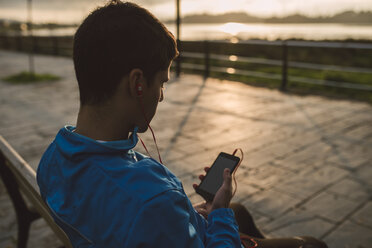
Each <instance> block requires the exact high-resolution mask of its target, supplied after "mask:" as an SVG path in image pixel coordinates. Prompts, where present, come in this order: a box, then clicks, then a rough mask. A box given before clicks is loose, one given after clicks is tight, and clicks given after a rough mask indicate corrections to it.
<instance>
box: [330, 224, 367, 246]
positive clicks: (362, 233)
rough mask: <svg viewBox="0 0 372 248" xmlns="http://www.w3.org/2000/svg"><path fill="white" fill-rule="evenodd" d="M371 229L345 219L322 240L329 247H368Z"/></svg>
mask: <svg viewBox="0 0 372 248" xmlns="http://www.w3.org/2000/svg"><path fill="white" fill-rule="evenodd" d="M371 233H372V229H369V228H366V227H363V226H360V225H357V224H354V223H352V222H350V221H346V222H345V223H344V224H343V225H341V227H340V228H338V229H337V230H336V231H334V232H332V233H331V234H330V235H329V236H327V237H326V238H325V239H324V241H325V242H326V243H327V245H328V247H330V248H370V247H371V244H372V235H371Z"/></svg>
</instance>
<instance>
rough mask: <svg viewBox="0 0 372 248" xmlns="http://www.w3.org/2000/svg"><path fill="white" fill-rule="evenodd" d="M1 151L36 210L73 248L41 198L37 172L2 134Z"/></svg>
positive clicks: (64, 241) (66, 243)
mask: <svg viewBox="0 0 372 248" xmlns="http://www.w3.org/2000/svg"><path fill="white" fill-rule="evenodd" d="M0 152H1V153H2V154H3V155H4V157H5V160H6V161H5V166H7V167H8V168H9V169H10V170H11V171H12V174H13V175H14V177H15V179H16V181H17V184H18V187H19V189H20V190H21V191H22V192H23V194H24V195H25V196H26V197H27V198H28V199H29V200H30V202H31V203H32V205H33V206H34V208H35V210H36V211H37V212H38V213H39V214H40V215H41V216H42V217H43V218H44V219H45V221H46V222H47V223H48V224H49V226H50V227H51V228H52V230H53V231H54V233H55V234H56V235H57V236H58V238H59V239H60V240H61V241H62V242H63V244H64V245H65V246H66V247H68V248H72V246H71V244H70V241H69V239H68V237H67V235H66V234H65V233H64V232H63V230H62V229H61V228H60V227H59V226H58V225H57V224H56V223H55V222H54V220H53V217H52V216H51V215H50V211H49V208H48V207H47V206H46V204H45V203H44V202H43V200H42V199H41V196H40V192H39V187H38V185H37V182H36V172H35V171H34V170H33V169H32V168H31V166H30V165H29V164H28V163H27V162H26V161H25V160H24V159H23V158H22V157H21V156H20V155H19V154H18V153H17V152H16V151H15V150H14V149H13V148H12V147H11V146H10V144H9V143H8V142H7V141H6V140H5V139H4V138H3V137H2V136H1V135H0Z"/></svg>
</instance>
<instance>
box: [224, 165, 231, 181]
mask: <svg viewBox="0 0 372 248" xmlns="http://www.w3.org/2000/svg"><path fill="white" fill-rule="evenodd" d="M223 181H224V183H231V174H230V169H228V168H225V170H224V171H223Z"/></svg>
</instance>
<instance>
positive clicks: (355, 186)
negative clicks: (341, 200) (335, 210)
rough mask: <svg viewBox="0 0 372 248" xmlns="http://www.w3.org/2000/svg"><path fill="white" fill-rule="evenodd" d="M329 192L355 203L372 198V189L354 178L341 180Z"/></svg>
mask: <svg viewBox="0 0 372 248" xmlns="http://www.w3.org/2000/svg"><path fill="white" fill-rule="evenodd" d="M327 192H331V193H336V194H338V195H341V196H344V197H346V198H349V199H351V200H354V201H360V200H365V199H369V198H372V188H367V187H365V185H363V184H362V183H361V182H358V181H357V180H355V179H352V178H345V179H342V180H340V181H339V182H337V183H336V184H334V185H333V186H332V187H330V188H328V189H327ZM371 210H372V209H371ZM371 213H372V211H371Z"/></svg>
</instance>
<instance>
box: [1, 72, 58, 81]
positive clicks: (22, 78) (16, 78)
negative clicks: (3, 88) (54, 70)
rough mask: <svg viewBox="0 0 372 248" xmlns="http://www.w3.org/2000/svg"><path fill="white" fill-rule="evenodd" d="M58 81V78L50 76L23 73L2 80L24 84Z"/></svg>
mask: <svg viewBox="0 0 372 248" xmlns="http://www.w3.org/2000/svg"><path fill="white" fill-rule="evenodd" d="M59 79H60V77H58V76H55V75H52V74H37V73H30V72H25V71H24V72H20V73H17V74H14V75H11V76H9V77H6V78H4V81H6V82H9V83H16V84H24V83H36V82H44V81H56V80H59Z"/></svg>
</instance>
